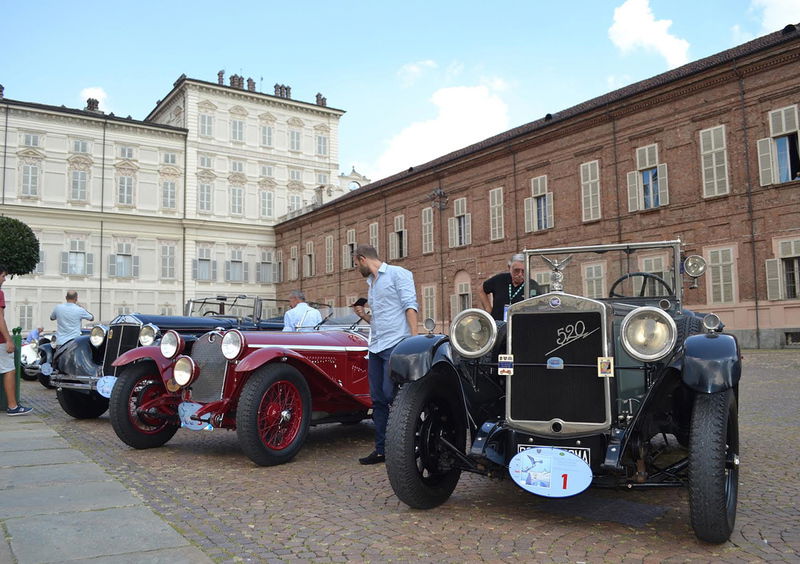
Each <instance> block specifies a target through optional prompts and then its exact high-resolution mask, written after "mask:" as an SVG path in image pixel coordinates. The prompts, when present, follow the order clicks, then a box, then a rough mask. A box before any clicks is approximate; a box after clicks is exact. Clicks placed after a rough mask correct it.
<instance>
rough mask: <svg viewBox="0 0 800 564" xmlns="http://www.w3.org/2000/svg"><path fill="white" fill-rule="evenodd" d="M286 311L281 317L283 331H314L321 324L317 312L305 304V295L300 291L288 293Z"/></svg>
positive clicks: (319, 315) (320, 316)
mask: <svg viewBox="0 0 800 564" xmlns="http://www.w3.org/2000/svg"><path fill="white" fill-rule="evenodd" d="M289 305H290V306H292V309H290V310H288V311H287V312H286V313H285V314H284V316H283V330H284V331H314V330H315V329H316V328H317V326H318V325H319V324H320V323H322V314H320V312H319V310H318V309H316V308H313V307H311V306H310V305H308V304H307V303H306V295H305V294H304V293H303V292H301V291H300V290H292V291H291V292H289Z"/></svg>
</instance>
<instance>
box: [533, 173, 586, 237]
mask: <svg viewBox="0 0 800 564" xmlns="http://www.w3.org/2000/svg"><path fill="white" fill-rule="evenodd" d="M585 215H586V214H585V210H584V218H585ZM550 227H553V194H552V193H550V192H548V191H547V175H546V174H544V175H542V176H537V177H535V178H531V197H530V198H525V232H526V233H531V232H532V231H542V230H543V229H549V228H550Z"/></svg>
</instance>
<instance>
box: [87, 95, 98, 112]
mask: <svg viewBox="0 0 800 564" xmlns="http://www.w3.org/2000/svg"><path fill="white" fill-rule="evenodd" d="M99 108H100V102H99V101H98V100H96V99H95V98H89V99H88V100H86V108H84V109H86V110H88V111H90V112H97V111H99Z"/></svg>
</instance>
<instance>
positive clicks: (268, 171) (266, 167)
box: [261, 165, 275, 178]
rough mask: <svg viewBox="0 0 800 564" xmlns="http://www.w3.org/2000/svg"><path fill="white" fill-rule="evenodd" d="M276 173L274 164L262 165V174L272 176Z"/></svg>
mask: <svg viewBox="0 0 800 564" xmlns="http://www.w3.org/2000/svg"><path fill="white" fill-rule="evenodd" d="M274 173H275V171H274V169H273V168H272V165H261V176H264V177H266V178H272V176H273V175H274Z"/></svg>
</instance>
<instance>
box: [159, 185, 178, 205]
mask: <svg viewBox="0 0 800 564" xmlns="http://www.w3.org/2000/svg"><path fill="white" fill-rule="evenodd" d="M161 208H162V209H165V210H175V209H177V208H178V188H177V183H176V182H175V181H174V180H164V181H163V182H161Z"/></svg>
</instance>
